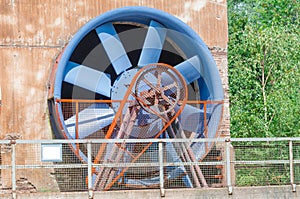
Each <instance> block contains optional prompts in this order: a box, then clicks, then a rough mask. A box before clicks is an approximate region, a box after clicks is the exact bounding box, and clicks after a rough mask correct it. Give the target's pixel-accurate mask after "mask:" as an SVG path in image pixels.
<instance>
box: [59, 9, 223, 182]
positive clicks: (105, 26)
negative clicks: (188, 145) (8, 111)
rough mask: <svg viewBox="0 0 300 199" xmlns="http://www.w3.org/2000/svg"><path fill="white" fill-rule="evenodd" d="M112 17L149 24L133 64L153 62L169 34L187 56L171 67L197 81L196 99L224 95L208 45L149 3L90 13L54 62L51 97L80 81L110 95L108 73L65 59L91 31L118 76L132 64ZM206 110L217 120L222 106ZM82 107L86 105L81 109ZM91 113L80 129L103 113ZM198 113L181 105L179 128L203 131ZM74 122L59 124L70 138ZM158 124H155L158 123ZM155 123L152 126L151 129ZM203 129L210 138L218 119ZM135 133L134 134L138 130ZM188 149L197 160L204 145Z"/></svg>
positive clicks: (85, 133)
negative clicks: (194, 121) (95, 14)
mask: <svg viewBox="0 0 300 199" xmlns="http://www.w3.org/2000/svg"><path fill="white" fill-rule="evenodd" d="M115 21H126V22H128V21H130V22H136V23H140V24H144V25H146V26H148V25H149V24H150V25H149V28H148V32H147V35H146V38H145V42H144V45H143V48H142V52H141V55H140V59H139V63H138V66H140V67H143V66H145V65H147V64H150V63H155V62H158V61H159V57H160V54H161V51H162V48H163V43H164V41H165V38H166V37H168V38H170V39H171V40H172V41H174V42H175V43H176V46H177V47H178V48H179V49H180V50H181V51H182V52H183V53H184V55H185V56H186V61H184V62H182V63H180V64H178V65H177V66H175V68H176V69H177V70H178V71H180V73H181V74H182V75H183V76H184V78H185V79H186V82H187V84H190V83H191V82H196V83H198V86H199V89H200V96H199V98H200V99H201V100H223V89H222V84H221V79H220V76H219V72H218V69H217V67H216V65H215V62H214V60H213V57H212V56H211V54H210V52H209V50H208V48H207V46H206V45H205V43H204V42H203V41H202V40H201V38H200V37H199V36H198V35H197V34H196V33H195V32H194V31H193V30H192V29H191V28H190V27H189V26H187V25H186V24H185V23H184V22H182V21H181V20H179V19H177V18H176V17H174V16H172V15H170V14H168V13H166V12H163V11H160V10H157V9H153V8H148V7H123V8H119V9H115V10H112V11H109V12H107V13H104V14H102V15H100V16H98V17H96V18H94V19H93V20H91V21H90V22H88V23H87V24H86V25H84V26H83V27H82V28H81V29H80V30H79V31H78V32H77V33H76V34H75V35H74V37H73V38H72V40H71V41H70V42H69V44H68V46H67V47H66V48H65V51H64V52H63V54H62V57H61V59H60V62H59V64H58V68H57V72H56V79H55V85H54V98H55V99H60V98H61V93H62V82H63V81H66V82H69V83H72V84H74V85H77V86H81V87H83V88H86V89H88V90H92V91H94V92H96V93H99V94H102V95H105V96H107V97H111V96H110V94H108V93H110V90H111V88H110V83H111V82H110V78H109V77H108V76H106V75H105V74H104V73H103V72H99V71H93V72H95V74H92V72H90V69H87V68H86V67H85V66H82V65H79V64H76V63H72V62H71V61H70V57H71V55H72V53H73V52H74V50H75V48H76V47H77V46H78V44H79V42H80V41H81V40H82V39H83V38H84V37H85V36H86V35H87V34H88V33H90V32H91V31H96V32H97V34H98V37H99V39H100V41H101V43H102V45H103V47H104V49H105V51H106V53H107V55H108V57H109V59H110V61H111V63H112V65H113V68H114V70H115V72H116V74H117V75H120V74H121V73H122V72H124V71H125V70H127V69H129V68H130V67H132V65H131V63H130V60H129V58H128V56H127V54H126V51H125V50H124V47H123V45H122V43H121V42H120V39H119V37H118V35H117V33H116V30H115V29H114V27H113V25H112V22H115ZM91 70H93V69H91ZM85 74H86V75H87V76H94V77H93V78H92V79H91V80H92V81H90V82H89V80H88V81H87V82H84V81H83V80H82V79H81V78H85V79H87V77H85ZM79 76H82V77H79ZM95 80H97V81H95ZM116 81H117V80H116ZM93 82H98V84H96V86H94V85H93ZM108 84H109V85H108ZM102 85H105V86H102ZM104 87H105V88H104ZM58 108H59V115H60V117H61V118H63V114H62V111H61V107H60V105H58ZM104 108H105V107H104ZM106 108H107V107H106ZM100 109H103V107H100V108H99V111H100ZM96 110H97V109H96ZM207 110H208V112H207V119H208V120H211V121H219V120H220V117H221V111H222V107H221V106H220V105H210V106H209V107H208V109H207ZM83 111H90V110H89V109H86V110H83ZM105 113H106V114H105V116H103V117H104V119H103V118H102V119H103V121H102V122H104V123H105V125H109V122H110V120H111V118H112V116H107V115H109V114H110V112H105ZM80 115H81V113H79V118H80ZM96 115H97V116H95V117H93V118H90V120H89V121H86V120H84V119H79V128H84V124H85V122H92V123H93V122H101V120H102V119H101V117H102V115H99V114H96ZM191 117H193V118H194V119H195V118H196V119H197V118H198V120H197V121H198V122H199V123H197V124H196V125H191V127H188V126H189V125H188V124H184V122H187V120H188V119H189V118H191ZM201 118H203V111H201V110H199V109H197V108H194V107H191V106H187V108H185V109H184V111H183V113H182V114H181V116H180V117H179V119H181V120H183V121H184V122H183V128H185V129H186V128H192V129H188V130H189V131H193V132H203V129H201V128H203V121H201ZM98 119H99V120H98ZM185 120H186V121H185ZM201 123H202V124H201ZM74 124H75V123H74V117H72V118H70V119H69V120H65V123H63V128H64V130H65V132H67V133H66V135H67V137H68V138H69V139H74V135H75V130H74ZM97 125H98V126H99V128H98V127H97V129H92V130H91V129H89V130H84V131H83V134H82V135H80V138H84V137H86V136H88V135H90V134H91V133H93V131H95V130H99V129H101V128H102V127H103V125H99V124H98V123H97ZM157 125H158V126H159V124H157ZM158 126H155V125H152V127H153V129H155V128H156V127H158ZM208 128H209V132H211V134H209V137H214V136H215V134H216V131H217V128H218V124H217V123H215V122H208ZM134 131H137V130H136V129H134V130H133V132H134ZM81 132H82V131H81ZM136 134H138V132H137V133H136ZM153 134H155V133H153ZM201 136H202V135H200V133H199V135H198V137H201ZM170 144H171V143H170ZM74 148H75V146H74ZM167 148H168V151H169V152H171V151H175V150H173V148H174V147H173V146H170V145H169V144H167ZM192 149H193V151H195V152H196V154H195V155H196V159H200V158H202V157H203V155H204V153H205V146H204V144H203V143H197V144H194V145H193V146H192ZM106 155H107V154H106ZM80 156H81V158H82V159H84V160H85V159H86V156H85V155H84V154H83V153H82V152H80ZM170 157H171V159H172V161H173V162H174V161H175V162H176V161H180V159H179V157H178V155H173V156H170ZM167 171H168V175H169V176H171V177H172V178H175V177H176V176H178V175H181V174H183V173H184V172H185V170H184V167H176V168H174V167H168V168H167ZM126 180H128V181H130V180H132V179H125V181H126ZM156 180H157V179H145V180H140V181H133V182H134V183H135V184H153V183H154V182H157V181H156ZM183 181H184V183H185V184H186V186H188V187H191V186H192V183H191V181H190V179H189V177H188V176H187V175H186V176H184V177H183Z"/></svg>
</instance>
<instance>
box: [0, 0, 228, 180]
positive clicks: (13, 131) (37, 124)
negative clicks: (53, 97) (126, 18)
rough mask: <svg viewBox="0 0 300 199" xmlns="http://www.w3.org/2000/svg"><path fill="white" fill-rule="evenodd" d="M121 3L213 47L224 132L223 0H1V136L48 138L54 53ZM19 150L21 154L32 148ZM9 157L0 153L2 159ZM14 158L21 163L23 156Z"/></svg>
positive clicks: (224, 41)
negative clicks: (163, 18) (176, 23)
mask: <svg viewBox="0 0 300 199" xmlns="http://www.w3.org/2000/svg"><path fill="white" fill-rule="evenodd" d="M123 6H148V7H153V8H157V9H161V10H164V11H166V12H169V13H171V14H172V15H174V16H177V17H178V18H180V19H182V20H183V21H184V22H186V23H187V24H188V25H190V26H191V27H192V28H193V29H194V30H195V31H196V32H197V33H198V34H199V35H200V37H201V38H202V39H203V40H204V42H205V43H206V44H207V45H208V46H209V48H210V49H211V50H212V53H213V56H214V57H215V60H216V63H217V65H218V67H219V69H220V73H221V75H222V80H223V84H224V90H225V93H226V94H225V102H226V105H225V110H224V123H223V125H222V126H221V132H222V133H223V134H224V135H229V100H228V92H227V91H228V80H227V52H226V47H227V8H226V0H190V1H186V0H164V1H161V0H101V1H90V0H77V1H71V0H43V1H40V0H22V1H21V0H20V1H14V0H1V1H0V60H1V62H0V93H1V94H0V100H1V105H0V139H6V138H8V137H9V136H8V135H13V136H16V137H18V138H19V139H51V137H52V134H51V129H50V124H49V118H48V111H47V94H48V89H49V77H50V73H51V69H52V67H53V64H54V62H55V59H56V57H57V56H58V55H59V54H60V52H61V51H62V48H63V47H64V46H65V45H66V44H67V43H68V41H69V40H70V38H71V37H72V36H73V35H74V34H75V33H76V32H77V31H78V29H79V28H80V27H81V26H83V25H84V24H85V23H86V22H88V21H89V20H90V19H92V18H94V17H96V16H98V15H100V14H102V13H104V12H106V11H108V10H111V9H114V8H118V7H123ZM23 150H24V152H23V154H24V157H26V154H27V153H30V150H31V149H23ZM8 157H9V154H2V163H5V161H6V159H8ZM36 158H39V157H36ZM17 161H18V162H17V163H18V164H22V163H23V161H24V159H18V160H17ZM3 175H5V174H3V173H2V177H3V178H5V176H3ZM6 177H7V176H6ZM19 177H22V176H19ZM27 177H29V178H30V176H27ZM45 178H47V176H46V177H45ZM6 182H7V184H8V186H9V182H8V181H6ZM33 183H35V182H33Z"/></svg>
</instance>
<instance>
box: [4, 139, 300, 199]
mask: <svg viewBox="0 0 300 199" xmlns="http://www.w3.org/2000/svg"><path fill="white" fill-rule="evenodd" d="M195 143H202V144H203V146H205V145H206V144H207V143H214V147H213V148H212V149H211V151H210V152H209V153H208V154H207V155H206V157H205V158H203V159H201V160H200V161H193V160H195V158H193V157H192V154H190V153H189V147H190V146H192V145H193V144H195ZM0 145H1V165H0V169H1V186H2V189H1V190H0V194H1V193H7V192H8V193H12V195H13V196H16V194H17V193H24V192H25V193H28V192H30V193H31V192H58V191H61V192H65V191H86V192H88V193H89V195H90V196H92V195H93V192H94V191H108V190H123V189H151V188H153V189H160V190H161V195H164V190H165V189H168V188H185V187H189V188H191V187H193V188H200V187H227V188H228V191H229V194H231V193H232V187H233V186H270V185H288V184H290V185H291V187H292V188H291V190H292V191H295V190H296V184H300V138H248V139H246V138H231V139H225V138H224V139H223V138H219V139H93V140H1V141H0ZM71 145H76V147H70V146H71ZM170 145H172V146H173V147H171V148H170V147H169V146H170ZM101 146H106V149H107V150H111V151H112V153H113V152H114V153H115V155H114V156H112V157H113V158H112V159H109V158H108V159H107V160H109V161H105V162H104V161H102V162H101V161H100V162H95V161H94V160H95V159H97V158H96V156H97V153H98V152H99V148H101ZM145 146H148V148H147V152H146V153H142V155H140V152H141V151H142V150H143V149H145ZM114 147H116V148H114ZM124 147H126V148H128V147H129V148H130V147H131V150H130V151H132V152H133V153H134V152H135V151H136V154H128V153H126V151H125V150H123V148H124ZM74 148H79V149H80V151H76V150H75V151H74ZM173 148H174V149H175V150H174V151H172V149H173ZM204 148H205V147H204ZM79 152H80V153H85V154H86V157H87V159H85V160H82V159H79V158H78V157H80V156H78V155H76V153H79ZM172 153H176V154H177V156H178V158H177V159H174V157H177V156H174V155H172ZM196 159H197V158H196Z"/></svg>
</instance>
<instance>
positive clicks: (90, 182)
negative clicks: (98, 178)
mask: <svg viewBox="0 0 300 199" xmlns="http://www.w3.org/2000/svg"><path fill="white" fill-rule="evenodd" d="M87 160H88V162H87V164H88V191H89V193H88V194H89V196H88V197H89V199H92V198H93V197H94V196H93V195H94V192H93V180H92V175H93V173H92V144H91V143H90V142H88V143H87Z"/></svg>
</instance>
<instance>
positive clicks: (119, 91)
mask: <svg viewBox="0 0 300 199" xmlns="http://www.w3.org/2000/svg"><path fill="white" fill-rule="evenodd" d="M137 72H138V69H131V70H127V71H124V72H123V73H122V74H121V75H120V76H119V77H118V78H117V79H116V81H115V82H114V85H113V87H112V89H111V99H112V101H114V100H123V98H124V95H125V93H126V91H127V89H128V85H129V84H130V83H131V81H132V79H133V77H134V75H135V74H136V73H137ZM132 99H133V97H130V99H129V100H132ZM119 106H120V103H119V102H113V103H112V107H113V109H114V111H115V112H117V111H118V109H119ZM124 110H126V109H124Z"/></svg>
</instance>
